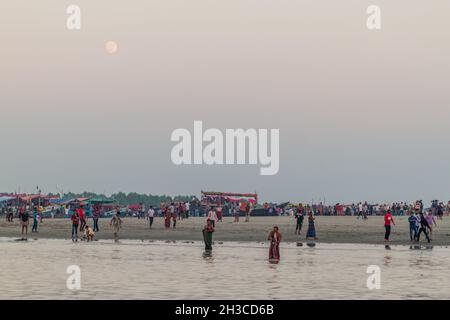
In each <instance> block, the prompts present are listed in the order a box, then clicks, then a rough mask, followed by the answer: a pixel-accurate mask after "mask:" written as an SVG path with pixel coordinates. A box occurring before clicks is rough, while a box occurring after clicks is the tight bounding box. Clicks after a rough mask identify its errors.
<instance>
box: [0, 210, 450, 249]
mask: <svg viewBox="0 0 450 320" xmlns="http://www.w3.org/2000/svg"><path fill="white" fill-rule="evenodd" d="M394 219H395V221H396V224H397V226H395V227H394V228H393V232H392V234H391V239H392V240H391V241H390V242H387V243H385V242H384V239H383V237H384V227H383V217H378V216H377V217H369V219H368V220H367V221H364V220H358V219H356V217H347V216H344V217H336V216H316V230H317V236H318V240H316V241H315V242H316V243H317V244H320V243H329V244H374V245H383V246H384V245H390V246H391V245H405V246H410V245H421V246H427V245H433V246H448V245H450V219H449V218H447V217H444V219H443V220H438V221H437V224H438V225H437V227H435V228H434V231H433V241H431V243H430V244H428V243H427V242H426V240H425V239H424V238H422V239H421V241H420V243H416V242H411V241H410V240H409V224H408V221H407V217H405V216H403V217H394ZM123 221H124V222H123V228H122V230H121V232H120V234H119V239H121V240H137V241H176V242H179V241H200V242H201V241H202V233H201V230H202V227H203V225H204V223H205V218H197V217H190V218H189V219H186V220H179V221H177V228H176V229H165V228H164V221H163V218H161V217H158V218H155V221H154V224H153V228H152V229H149V227H148V221H147V220H144V219H137V218H124V219H123ZM232 221H233V218H232V217H225V218H224V221H222V222H217V223H216V232H215V233H214V236H213V240H214V242H216V243H218V242H257V243H266V242H267V235H268V233H269V231H270V230H271V229H272V227H273V226H274V225H278V226H279V228H280V231H281V234H282V235H283V240H282V242H284V243H297V242H302V243H306V242H307V241H306V240H305V234H306V230H307V224H304V225H303V228H302V231H301V235H300V236H298V235H295V234H294V233H295V219H294V218H293V217H251V218H250V222H244V221H242V220H241V222H239V223H233V222H232ZM88 223H89V224H90V225H91V226H92V221H91V220H89V221H88ZM99 226H100V232H98V233H96V235H95V239H97V240H113V239H114V236H113V232H112V229H111V228H110V227H109V219H106V218H103V219H100V220H99ZM28 228H29V229H28V230H29V232H28V236H27V238H28V239H62V240H69V241H70V240H71V222H70V220H69V219H44V221H43V223H41V224H39V228H38V231H39V232H38V233H31V232H30V230H31V224H30V226H29V227H28ZM80 235H81V234H79V236H80ZM21 237H22V236H21V233H20V224H19V220H18V219H15V220H14V222H13V223H9V222H6V221H5V220H3V219H2V220H1V221H0V238H14V239H18V238H21Z"/></svg>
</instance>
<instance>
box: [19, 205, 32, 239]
mask: <svg viewBox="0 0 450 320" xmlns="http://www.w3.org/2000/svg"><path fill="white" fill-rule="evenodd" d="M19 219H20V225H21V227H22V239H25V238H26V237H27V235H28V224H29V221H30V214H29V213H28V210H26V209H25V210H24V211H23V212H22V213H21V214H20V215H19ZM24 235H25V238H24V237H23V236H24Z"/></svg>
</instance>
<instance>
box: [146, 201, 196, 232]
mask: <svg viewBox="0 0 450 320" xmlns="http://www.w3.org/2000/svg"><path fill="white" fill-rule="evenodd" d="M151 209H153V207H151ZM160 209H161V214H162V216H163V217H164V226H165V227H166V229H170V227H171V226H172V228H174V229H175V228H176V226H177V220H184V219H188V218H189V202H171V203H170V204H167V203H164V202H163V203H161V205H160ZM149 213H150V209H149ZM153 215H154V211H153ZM149 220H150V224H153V219H150V217H149Z"/></svg>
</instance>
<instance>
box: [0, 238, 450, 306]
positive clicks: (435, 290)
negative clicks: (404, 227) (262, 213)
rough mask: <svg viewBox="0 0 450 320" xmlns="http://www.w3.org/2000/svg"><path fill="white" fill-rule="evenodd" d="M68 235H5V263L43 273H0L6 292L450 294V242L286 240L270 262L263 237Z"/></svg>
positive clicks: (102, 295) (104, 295) (60, 295)
mask: <svg viewBox="0 0 450 320" xmlns="http://www.w3.org/2000/svg"><path fill="white" fill-rule="evenodd" d="M69 241H70V240H68V241H63V240H42V239H41V240H39V241H35V242H33V244H32V245H30V242H28V243H25V242H23V243H22V242H19V243H18V242H7V241H1V243H0V250H1V252H2V259H0V269H1V270H23V271H24V272H30V273H35V274H39V277H32V278H27V279H25V281H24V278H23V276H21V275H22V273H16V272H2V273H0V283H1V284H2V290H1V291H0V299H2V298H3V299H16V298H37V299H49V298H50V299H51V298H56V299H91V298H96V299H124V298H125V299H146V298H149V297H150V298H152V299H180V298H183V297H185V298H189V299H236V298H242V299H317V298H320V299H352V298H356V299H361V298H367V299H401V298H421V297H430V298H434V299H436V298H438V299H445V298H450V290H449V289H448V288H449V287H450V275H449V274H448V273H447V272H444V271H445V270H446V268H447V267H448V265H450V255H449V249H445V248H441V247H435V248H434V249H433V250H426V249H424V250H410V247H409V246H392V248H391V250H389V251H386V250H385V248H384V246H383V245H380V246H374V245H371V246H369V245H366V246H365V245H345V244H343V245H337V244H336V245H332V244H317V246H316V247H315V248H311V247H307V246H303V247H299V246H297V245H296V243H292V244H287V243H286V244H282V247H281V261H280V263H279V264H273V263H270V262H268V257H267V252H268V245H267V244H259V243H224V244H222V245H220V246H217V247H214V252H212V251H204V246H203V244H202V243H200V242H197V243H176V244H174V243H170V244H167V243H164V242H154V243H142V242H140V241H139V242H131V241H126V240H123V243H121V244H114V243H113V242H112V241H109V242H106V241H105V242H101V241H99V242H96V243H89V244H88V243H78V244H72V243H71V242H69ZM394 260H395V264H394V263H393V261H394ZM374 261H379V263H380V264H384V265H385V266H389V268H385V269H383V279H386V281H383V286H382V289H381V290H368V289H367V286H366V279H367V274H366V267H367V266H368V265H370V264H373V263H374ZM71 264H76V265H79V266H80V267H81V269H82V276H83V289H82V290H80V291H78V292H76V293H74V292H73V291H70V290H66V286H65V283H66V277H67V275H66V268H67V266H68V265H71ZM375 264H376V263H375ZM149 270H150V272H149ZM55 275H56V276H55ZM424 275H426V277H425V276H424ZM411 277H414V279H415V281H413V282H411ZM198 283H204V284H205V286H201V287H198V286H197V285H198ZM193 287H196V288H198V289H196V290H192V288H193ZM269 289H270V290H269Z"/></svg>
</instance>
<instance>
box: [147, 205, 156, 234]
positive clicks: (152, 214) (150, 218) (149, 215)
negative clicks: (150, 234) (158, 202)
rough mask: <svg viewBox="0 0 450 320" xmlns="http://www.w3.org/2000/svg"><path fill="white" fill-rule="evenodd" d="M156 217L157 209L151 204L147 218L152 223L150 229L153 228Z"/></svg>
mask: <svg viewBox="0 0 450 320" xmlns="http://www.w3.org/2000/svg"><path fill="white" fill-rule="evenodd" d="M154 217H155V209H153V206H150V209H148V212H147V219H148V221H149V223H150V229H151V228H152V225H153V218H154Z"/></svg>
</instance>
